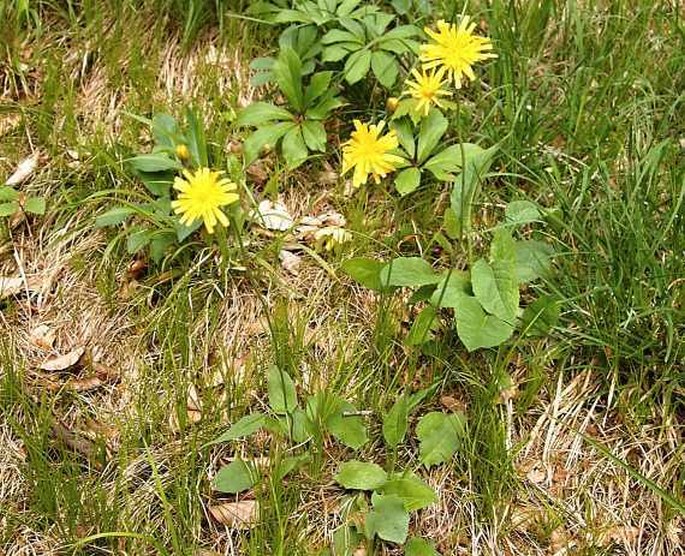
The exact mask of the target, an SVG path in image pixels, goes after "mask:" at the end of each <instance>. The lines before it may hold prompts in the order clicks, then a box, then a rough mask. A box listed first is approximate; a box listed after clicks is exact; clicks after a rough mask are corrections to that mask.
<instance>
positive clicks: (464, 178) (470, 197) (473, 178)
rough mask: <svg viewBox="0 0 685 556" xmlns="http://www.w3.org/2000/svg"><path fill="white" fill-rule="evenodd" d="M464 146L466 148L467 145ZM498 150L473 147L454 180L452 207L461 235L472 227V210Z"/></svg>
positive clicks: (465, 153)
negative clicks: (482, 181)
mask: <svg viewBox="0 0 685 556" xmlns="http://www.w3.org/2000/svg"><path fill="white" fill-rule="evenodd" d="M463 146H464V147H466V144H463ZM497 148H498V147H497V146H496V145H495V146H493V147H490V148H489V149H486V150H484V149H482V148H480V147H479V146H478V145H471V147H470V148H469V149H468V150H465V152H464V161H465V163H464V164H463V165H462V171H461V172H460V173H459V174H458V175H457V176H455V178H454V185H453V186H452V193H451V195H450V206H451V207H452V210H454V213H455V215H456V217H457V222H458V223H459V233H460V234H459V235H461V231H462V230H468V229H470V227H471V210H472V207H473V204H474V203H475V201H476V199H477V197H478V194H479V193H480V183H481V180H482V178H483V176H484V175H485V174H486V173H487V172H488V170H489V169H490V164H491V163H492V158H493V156H494V154H495V153H496V152H497Z"/></svg>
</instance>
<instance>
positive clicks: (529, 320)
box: [520, 295, 560, 336]
mask: <svg viewBox="0 0 685 556" xmlns="http://www.w3.org/2000/svg"><path fill="white" fill-rule="evenodd" d="M559 313H560V308H559V301H558V300H557V299H556V298H555V297H554V296H552V295H545V296H543V297H541V298H540V299H536V300H535V301H533V303H531V304H530V305H528V307H526V309H525V311H523V316H522V317H521V327H520V328H521V332H522V333H523V334H524V335H525V336H544V335H546V334H548V333H549V331H550V330H551V329H552V328H553V327H554V326H556V324H557V322H559Z"/></svg>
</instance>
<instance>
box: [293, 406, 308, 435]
mask: <svg viewBox="0 0 685 556" xmlns="http://www.w3.org/2000/svg"><path fill="white" fill-rule="evenodd" d="M310 427H311V424H310V423H309V419H308V418H307V414H306V413H305V412H304V410H303V409H301V408H299V407H297V408H295V411H293V413H292V421H291V430H290V431H289V433H290V435H291V436H292V439H293V440H294V441H295V442H306V441H307V440H308V439H309V437H310V436H311V435H310V434H309V429H310Z"/></svg>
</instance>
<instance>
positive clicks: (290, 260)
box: [278, 249, 302, 276]
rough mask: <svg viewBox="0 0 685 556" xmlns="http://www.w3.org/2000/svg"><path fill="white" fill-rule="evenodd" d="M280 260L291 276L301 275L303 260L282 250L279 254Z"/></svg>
mask: <svg viewBox="0 0 685 556" xmlns="http://www.w3.org/2000/svg"><path fill="white" fill-rule="evenodd" d="M278 258H279V259H280V260H281V266H282V267H283V268H284V269H285V270H286V271H288V272H289V273H290V274H292V275H293V276H297V275H298V274H299V273H300V271H299V270H298V267H299V266H300V263H301V262H302V259H301V258H300V257H299V256H297V255H295V254H294V253H291V252H290V251H286V250H285V249H282V250H281V251H280V252H279V253H278Z"/></svg>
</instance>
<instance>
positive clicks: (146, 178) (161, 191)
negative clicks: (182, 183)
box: [137, 170, 175, 197]
mask: <svg viewBox="0 0 685 556" xmlns="http://www.w3.org/2000/svg"><path fill="white" fill-rule="evenodd" d="M137 175H138V177H139V178H140V180H141V181H142V182H143V185H145V187H146V188H147V190H148V191H149V192H150V193H152V194H153V195H154V196H155V197H168V196H169V192H170V190H171V185H172V183H173V182H174V175H175V172H174V171H169V170H167V171H164V172H137Z"/></svg>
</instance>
